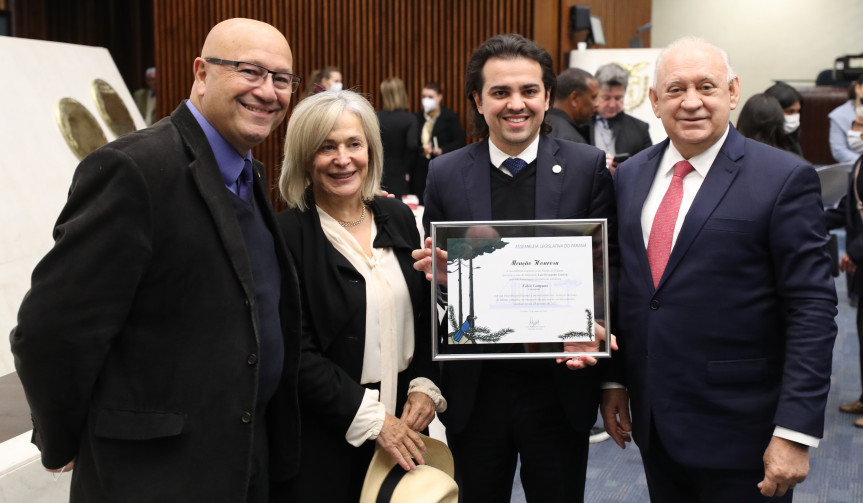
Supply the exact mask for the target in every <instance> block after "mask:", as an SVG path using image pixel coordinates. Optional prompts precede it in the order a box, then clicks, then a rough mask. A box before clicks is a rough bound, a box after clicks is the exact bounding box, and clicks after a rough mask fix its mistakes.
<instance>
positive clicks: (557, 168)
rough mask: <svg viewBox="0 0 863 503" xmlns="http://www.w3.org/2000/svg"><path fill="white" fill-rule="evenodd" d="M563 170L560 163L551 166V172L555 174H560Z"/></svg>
mask: <svg viewBox="0 0 863 503" xmlns="http://www.w3.org/2000/svg"><path fill="white" fill-rule="evenodd" d="M561 171H563V168H561V167H560V164H555V165H554V166H552V167H551V172H552V173H554V174H555V175H557V174H559V173H560V172H561Z"/></svg>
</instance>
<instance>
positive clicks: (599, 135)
mask: <svg viewBox="0 0 863 503" xmlns="http://www.w3.org/2000/svg"><path fill="white" fill-rule="evenodd" d="M596 80H597V81H599V96H598V98H597V105H596V115H594V119H593V120H592V121H590V122H589V123H588V125H589V127H590V132H589V133H588V140H590V142H591V144H592V145H595V146H596V147H598V148H599V149H600V150H602V151H604V152H605V154H606V159H607V164H608V167H609V169H610V170H611V174H614V170H615V169H617V165H618V164H619V163H618V162H614V157H615V156H617V155H621V156H622V155H624V154H628V155H630V156H633V155H635V154H637V153H639V152H641V151H642V150H644V149H646V148H647V147H649V146H651V145H653V141H652V140H651V139H650V126H649V125H648V124H647V123H646V122H644V121H643V120H641V119H636V118H635V117H633V116H631V115H629V114H628V113H626V112H624V111H623V102H624V99H625V98H626V87H627V86H628V85H629V74H628V73H626V70H624V69H623V67H622V66H620V65H618V64H617V63H608V64H605V65H602V66H600V67H599V68H597V70H596Z"/></svg>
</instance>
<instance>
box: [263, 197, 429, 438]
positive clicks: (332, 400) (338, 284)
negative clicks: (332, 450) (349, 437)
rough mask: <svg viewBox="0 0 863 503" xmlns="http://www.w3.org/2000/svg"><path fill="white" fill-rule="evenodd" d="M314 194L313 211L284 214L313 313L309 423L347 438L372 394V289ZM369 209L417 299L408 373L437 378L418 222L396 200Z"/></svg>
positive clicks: (304, 397)
mask: <svg viewBox="0 0 863 503" xmlns="http://www.w3.org/2000/svg"><path fill="white" fill-rule="evenodd" d="M306 197H307V201H308V202H309V206H310V209H307V210H306V211H299V210H297V209H289V210H286V211H284V212H282V213H280V214H279V215H278V216H277V217H276V218H277V220H278V222H279V226H280V227H281V229H282V233H283V234H284V236H285V238H286V240H287V245H288V249H289V250H290V253H291V255H292V256H293V257H294V260H295V261H296V264H297V270H298V271H299V274H300V283H301V285H302V295H303V311H304V313H305V315H306V316H305V317H304V326H303V337H302V338H303V343H302V357H301V361H300V401H301V404H302V407H303V409H302V414H303V417H304V418H305V419H304V422H305V421H309V420H313V421H316V422H324V423H325V424H326V425H327V427H328V428H331V429H332V432H333V435H334V436H344V434H345V432H346V431H347V429H348V427H349V426H350V424H351V421H353V418H354V415H355V414H356V412H357V409H359V406H360V402H361V401H362V398H363V394H364V393H365V388H364V387H363V386H362V385H360V384H359V381H360V377H361V375H362V368H363V358H362V357H363V351H364V348H365V329H366V286H365V281H364V280H363V277H362V275H361V274H360V273H359V272H357V270H356V269H354V267H353V266H352V265H351V263H350V262H349V261H348V259H346V258H345V257H344V256H343V255H342V254H341V253H339V252H338V251H337V250H336V249H335V247H334V246H333V245H332V244H331V243H330V242H329V240H328V239H327V237H326V236H325V235H324V231H323V230H322V229H321V222H320V218H319V217H318V213H317V211H316V210H315V208H314V206H315V202H314V197H313V195H312V192H311V190H308V191H307V192H306ZM369 206H370V207H371V209H372V211H373V213H374V218H375V224H376V225H377V227H378V234H377V237H376V239H375V242H374V247H375V248H387V247H391V248H392V249H393V252H394V253H395V255H396V258H397V259H398V261H399V265H400V266H401V269H402V273H403V274H404V277H405V281H406V282H407V286H408V291H409V292H410V296H411V304H412V307H413V314H414V332H415V334H414V358H413V361H412V362H411V365H410V366H409V367H408V369H407V370H406V371H405V372H406V373H407V375H408V376H409V377H410V378H413V377H428V378H429V379H431V380H432V381H435V382H436V381H437V372H436V369H437V366H436V365H435V364H433V362H432V360H431V334H430V330H431V321H430V315H431V288H430V287H429V284H428V282H427V281H426V279H425V275H424V274H423V273H421V272H419V271H415V270H414V269H413V263H414V260H413V259H412V258H411V251H412V250H414V249H416V248H417V247H418V246H419V244H420V237H419V230H418V229H417V226H416V220H415V218H414V216H413V213H412V212H411V210H410V209H409V208H408V207H407V206H406V205H405V204H404V203H402V202H401V201H398V200H395V199H388V198H383V197H376V198H375V199H374V200H373V201H371V203H370V204H369ZM402 398H403V397H400V399H402Z"/></svg>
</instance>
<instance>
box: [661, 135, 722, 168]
mask: <svg viewBox="0 0 863 503" xmlns="http://www.w3.org/2000/svg"><path fill="white" fill-rule="evenodd" d="M729 129H730V128H729V127H728V126H726V127H725V133H723V134H722V137H721V138H719V139H718V140H717V141H716V142H714V143H713V145H711V146H710V147H708V148H707V150H705V151H704V152H702V153H700V154H698V155H696V156H693V157H692V158H690V159H684V158H683V155H681V153H680V152H679V151H678V150H677V148H676V147H675V146H674V142H672V141H669V142H668V148H667V149H665V154H663V156H662V164H661V165H660V169H661V170H663V171H669V170H671V169H672V168H674V165H675V164H677V163H678V162H679V161H683V160H687V161H689V164H692V167H693V168H694V169H695V171H696V172H698V174H699V175H701V177H702V178H704V177H706V176H707V172H708V171H710V166H713V161H715V160H716V156H717V155H719V150H720V149H721V148H722V145H723V144H724V143H725V139H726V138H728V131H729Z"/></svg>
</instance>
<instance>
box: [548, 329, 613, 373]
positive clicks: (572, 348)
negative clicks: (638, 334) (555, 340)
mask: <svg viewBox="0 0 863 503" xmlns="http://www.w3.org/2000/svg"><path fill="white" fill-rule="evenodd" d="M594 327H595V328H594V330H595V332H596V340H595V341H592V342H564V343H563V350H564V351H566V352H572V353H592V352H596V351H599V343H600V341H604V340H605V339H606V335H605V327H603V326H602V325H599V324H596V325H594ZM611 349H612V350H614V351H617V337H615V335H614V334H611ZM564 362H566V366H567V368H569V369H570V370H578V369H583V368H587V367H592V366H594V365H596V363H597V362H598V360H597V359H596V358H595V357H593V356H573V357H572V358H558V359H557V363H564Z"/></svg>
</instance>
